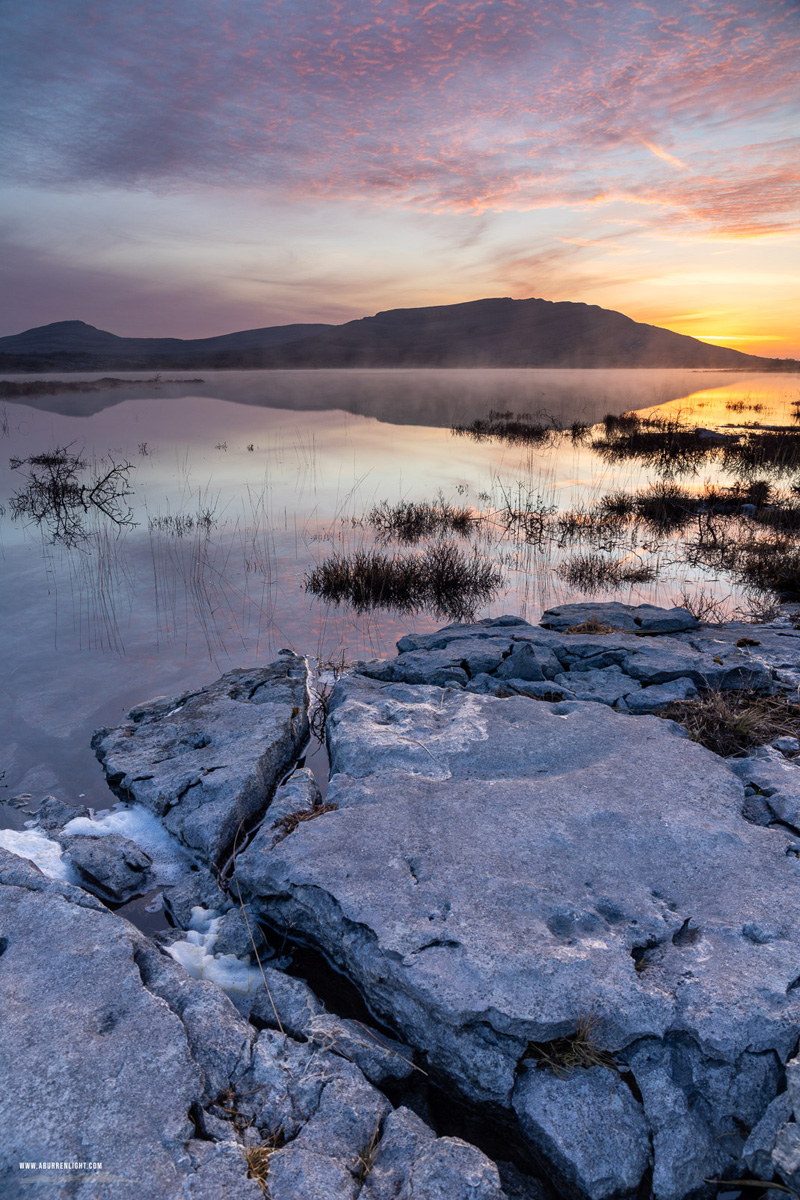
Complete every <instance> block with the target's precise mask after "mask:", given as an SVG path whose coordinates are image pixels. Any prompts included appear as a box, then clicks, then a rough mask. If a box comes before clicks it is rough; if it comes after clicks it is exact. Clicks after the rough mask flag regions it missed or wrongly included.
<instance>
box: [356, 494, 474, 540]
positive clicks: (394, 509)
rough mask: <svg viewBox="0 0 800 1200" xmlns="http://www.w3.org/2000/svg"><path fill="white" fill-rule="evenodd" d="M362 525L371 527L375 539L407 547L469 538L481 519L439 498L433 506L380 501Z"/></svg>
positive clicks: (403, 501) (420, 503) (427, 503)
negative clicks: (450, 537) (447, 537)
mask: <svg viewBox="0 0 800 1200" xmlns="http://www.w3.org/2000/svg"><path fill="white" fill-rule="evenodd" d="M364 520H365V523H366V524H368V525H371V526H372V528H373V529H374V530H375V532H376V534H377V536H378V539H379V540H380V541H382V542H388V541H391V540H392V539H394V540H395V541H398V542H401V543H402V544H403V545H406V546H411V545H415V544H416V543H417V542H421V541H423V539H425V538H431V537H440V536H442V535H447V534H457V535H459V536H460V537H470V536H471V535H472V534H473V533H474V532H475V530H476V529H477V528H478V526H479V525H480V524H481V521H482V518H481V516H480V515H479V514H476V513H474V512H473V511H472V509H471V508H467V507H465V506H460V507H459V506H456V505H453V504H449V503H448V502H447V501H446V500H445V499H444V498H443V497H442V496H439V497H438V498H437V499H436V500H435V501H434V502H433V503H431V502H429V501H426V500H420V501H414V500H400V501H398V503H396V504H389V502H388V501H387V500H383V501H381V503H380V504H377V505H375V507H374V508H372V509H371V510H370V512H369V513H367V516H366V517H365V518H364Z"/></svg>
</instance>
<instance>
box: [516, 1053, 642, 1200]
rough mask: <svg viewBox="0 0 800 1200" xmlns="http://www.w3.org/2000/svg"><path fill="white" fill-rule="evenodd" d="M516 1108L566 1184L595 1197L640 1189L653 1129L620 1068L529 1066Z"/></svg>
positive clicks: (601, 1198)
mask: <svg viewBox="0 0 800 1200" xmlns="http://www.w3.org/2000/svg"><path fill="white" fill-rule="evenodd" d="M514 1109H515V1111H516V1113H517V1115H518V1116H519V1119H520V1124H521V1126H522V1129H523V1131H524V1132H525V1133H526V1134H527V1135H528V1137H529V1138H530V1140H531V1142H532V1143H534V1144H536V1145H538V1146H541V1147H542V1149H543V1150H544V1152H545V1153H546V1154H547V1158H548V1159H549V1161H550V1162H551V1163H552V1165H553V1167H554V1168H555V1169H556V1171H557V1172H558V1173H559V1175H560V1177H561V1182H562V1186H564V1187H566V1190H568V1191H574V1190H576V1189H577V1190H578V1191H579V1192H580V1193H581V1194H582V1195H585V1196H588V1197H589V1198H590V1200H606V1198H607V1197H610V1196H619V1195H626V1194H627V1193H631V1192H634V1191H635V1190H636V1188H637V1186H638V1184H639V1181H640V1180H641V1178H642V1176H643V1175H644V1173H645V1171H646V1169H647V1167H648V1165H649V1163H650V1141H649V1136H648V1135H649V1130H648V1126H647V1121H646V1119H645V1115H644V1112H643V1111H642V1106H641V1105H640V1104H639V1103H638V1102H637V1101H636V1100H634V1098H633V1096H632V1095H631V1093H630V1091H629V1090H628V1088H627V1087H626V1086H625V1084H624V1083H623V1082H622V1079H621V1078H620V1076H619V1075H618V1074H616V1073H615V1072H614V1071H612V1070H610V1069H608V1068H607V1067H602V1066H595V1067H590V1068H589V1069H588V1070H583V1069H581V1068H578V1069H575V1070H572V1071H571V1072H569V1074H568V1075H567V1076H565V1077H564V1078H563V1079H562V1078H558V1077H557V1076H556V1075H554V1074H553V1072H552V1071H549V1070H545V1069H543V1068H533V1067H529V1069H528V1070H526V1071H524V1072H523V1073H522V1075H521V1076H520V1078H519V1081H518V1083H517V1086H516V1088H515V1089H514ZM601 1113H602V1114H603V1115H602V1117H599V1114H601Z"/></svg>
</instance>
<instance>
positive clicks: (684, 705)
mask: <svg viewBox="0 0 800 1200" xmlns="http://www.w3.org/2000/svg"><path fill="white" fill-rule="evenodd" d="M656 715H657V716H659V717H665V718H667V719H669V720H672V721H677V722H678V724H679V725H683V727H684V729H686V731H687V732H688V734H689V737H690V738H691V739H692V741H693V742H699V743H700V745H701V746H705V747H706V748H707V749H708V750H713V751H714V753H715V754H719V755H721V756H722V757H723V758H732V757H735V756H737V755H738V756H742V755H745V754H746V753H747V751H748V750H751V749H753V748H754V747H755V746H763V745H765V744H766V743H768V742H771V741H774V739H775V738H778V737H798V736H800V707H798V705H797V704H795V703H793V702H792V701H791V700H789V699H788V697H787V696H785V695H782V694H779V695H776V696H762V695H760V694H759V693H758V692H753V691H749V690H748V691H740V692H716V691H707V692H704V693H703V694H702V695H701V696H699V697H698V698H697V699H696V700H675V701H673V702H672V703H671V704H667V705H665V707H664V708H661V709H659V710H658V713H657V714H656Z"/></svg>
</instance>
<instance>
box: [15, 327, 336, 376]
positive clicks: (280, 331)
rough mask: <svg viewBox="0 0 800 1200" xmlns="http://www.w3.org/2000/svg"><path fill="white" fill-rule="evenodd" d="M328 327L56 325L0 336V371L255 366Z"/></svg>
mask: <svg viewBox="0 0 800 1200" xmlns="http://www.w3.org/2000/svg"><path fill="white" fill-rule="evenodd" d="M331 328H333V326H330V325H276V326H272V327H270V328H267V329H245V330H243V331H241V332H240V333H225V334H220V335H218V336H217V337H209V338H194V339H192V340H188V341H187V340H184V339H182V338H123V337H117V336H116V334H113V333H106V332H105V330H103V329H95V327H94V325H87V324H86V323H85V322H84V321H56V322H55V323H54V324H52V325H40V326H38V327H37V328H36V329H27V330H26V331H25V332H24V333H17V334H13V335H12V336H11V337H4V338H0V371H108V370H114V371H149V370H161V369H162V368H168V369H171V370H189V369H192V368H200V367H203V368H206V369H209V368H213V367H243V366H260V365H261V364H260V361H258V362H256V361H252V362H251V361H250V359H251V358H253V356H255V357H256V358H258V357H259V356H261V355H263V354H264V353H266V352H268V351H269V350H270V349H272V348H273V347H275V346H279V345H281V344H282V343H284V342H290V341H293V340H297V339H301V338H302V339H309V338H314V336H315V335H318V334H320V333H323V332H324V331H325V330H327V329H331Z"/></svg>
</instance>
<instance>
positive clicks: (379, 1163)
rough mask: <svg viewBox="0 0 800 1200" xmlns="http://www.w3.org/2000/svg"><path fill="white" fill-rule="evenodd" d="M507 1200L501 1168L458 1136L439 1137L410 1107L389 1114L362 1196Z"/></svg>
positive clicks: (402, 1199)
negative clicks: (501, 1177) (505, 1198)
mask: <svg viewBox="0 0 800 1200" xmlns="http://www.w3.org/2000/svg"><path fill="white" fill-rule="evenodd" d="M415 1197H420V1198H422V1197H424V1200H504V1192H503V1191H502V1188H501V1184H500V1176H499V1174H498V1171H497V1167H496V1166H495V1165H494V1163H492V1162H490V1161H489V1160H488V1159H487V1158H485V1157H484V1155H482V1154H481V1153H480V1152H479V1151H478V1150H476V1149H475V1147H474V1146H470V1145H468V1144H467V1143H466V1142H462V1141H461V1140H460V1139H459V1138H437V1137H436V1135H435V1134H434V1132H433V1130H432V1129H430V1128H429V1127H428V1126H427V1125H425V1123H424V1122H423V1121H421V1120H420V1119H419V1117H417V1116H416V1115H415V1114H414V1113H412V1112H410V1111H409V1110H408V1109H407V1108H398V1109H396V1110H395V1111H394V1112H392V1113H390V1114H389V1116H388V1117H387V1118H386V1120H385V1122H384V1125H383V1136H382V1138H381V1141H380V1144H379V1145H378V1148H377V1153H376V1154H375V1160H374V1163H373V1164H372V1167H371V1170H370V1172H369V1174H368V1175H367V1178H366V1181H365V1183H364V1188H363V1190H362V1192H361V1200H414V1198H415Z"/></svg>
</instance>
